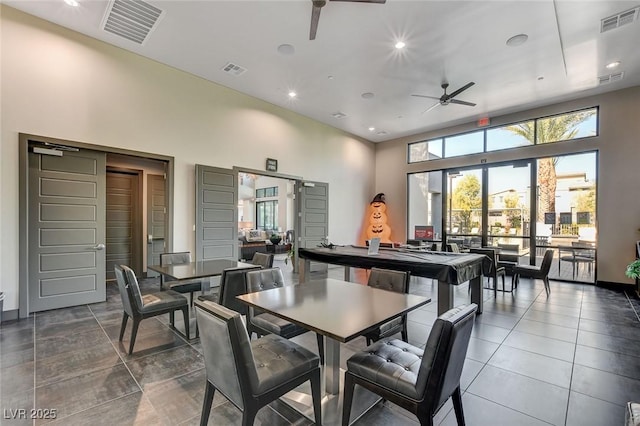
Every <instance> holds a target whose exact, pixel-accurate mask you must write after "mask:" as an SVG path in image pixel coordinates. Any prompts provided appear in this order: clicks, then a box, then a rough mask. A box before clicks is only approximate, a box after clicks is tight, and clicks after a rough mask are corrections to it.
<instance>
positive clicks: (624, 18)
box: [600, 6, 640, 33]
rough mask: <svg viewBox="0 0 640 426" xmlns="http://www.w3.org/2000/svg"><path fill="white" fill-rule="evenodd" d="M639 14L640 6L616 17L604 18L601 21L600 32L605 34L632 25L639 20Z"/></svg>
mask: <svg viewBox="0 0 640 426" xmlns="http://www.w3.org/2000/svg"><path fill="white" fill-rule="evenodd" d="M639 13H640V6H638V7H634V8H633V9H629V10H626V11H624V12H622V13H619V14H617V15H614V16H610V17H608V18H604V19H602V20H601V21H600V32H601V33H604V32H607V31H610V30H613V29H616V28H618V27H621V26H623V25H626V24H630V23H632V22H633V21H635V20H636V19H638V14H639Z"/></svg>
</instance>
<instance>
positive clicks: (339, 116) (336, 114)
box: [331, 111, 347, 120]
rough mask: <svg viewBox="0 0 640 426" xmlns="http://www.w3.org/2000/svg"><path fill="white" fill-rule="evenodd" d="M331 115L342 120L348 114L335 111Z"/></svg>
mask: <svg viewBox="0 0 640 426" xmlns="http://www.w3.org/2000/svg"><path fill="white" fill-rule="evenodd" d="M331 116H332V117H333V118H337V119H338V120H340V119H341V118H345V117H346V116H347V114H345V113H344V112H340V111H338V112H334V113H333V114H331Z"/></svg>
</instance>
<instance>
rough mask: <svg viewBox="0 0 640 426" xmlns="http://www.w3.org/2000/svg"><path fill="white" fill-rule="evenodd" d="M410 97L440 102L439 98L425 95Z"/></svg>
mask: <svg viewBox="0 0 640 426" xmlns="http://www.w3.org/2000/svg"><path fill="white" fill-rule="evenodd" d="M411 96H415V97H416V98H427V99H435V100H437V101H439V100H440V98H436V97H435V96H427V95H411Z"/></svg>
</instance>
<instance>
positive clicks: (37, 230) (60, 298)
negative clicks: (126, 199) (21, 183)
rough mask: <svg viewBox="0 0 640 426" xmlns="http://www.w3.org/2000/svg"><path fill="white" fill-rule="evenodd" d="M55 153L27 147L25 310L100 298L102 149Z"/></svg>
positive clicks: (102, 280) (102, 289)
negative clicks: (27, 215)
mask: <svg viewBox="0 0 640 426" xmlns="http://www.w3.org/2000/svg"><path fill="white" fill-rule="evenodd" d="M47 151H48V152H49V153H55V152H56V151H55V150H47ZM57 153H58V154H57V155H48V154H36V153H34V152H33V151H32V150H30V152H29V178H28V179H29V231H28V234H29V236H28V242H29V284H28V285H29V312H38V311H43V310H47V309H56V308H63V307H67V306H75V305H81V304H85V303H95V302H101V301H104V300H105V298H106V288H105V287H106V286H105V250H104V249H105V244H104V243H105V174H106V165H105V164H106V157H105V154H104V153H101V152H95V151H89V150H80V151H78V152H72V151H57ZM59 154H62V155H61V156H60V155H59Z"/></svg>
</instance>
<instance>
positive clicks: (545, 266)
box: [540, 250, 553, 276]
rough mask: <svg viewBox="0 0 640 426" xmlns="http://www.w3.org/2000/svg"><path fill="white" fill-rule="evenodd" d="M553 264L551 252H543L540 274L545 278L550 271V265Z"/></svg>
mask: <svg viewBox="0 0 640 426" xmlns="http://www.w3.org/2000/svg"><path fill="white" fill-rule="evenodd" d="M552 262H553V250H547V251H545V252H544V257H543V258H542V263H541V264H540V272H541V273H543V274H544V275H545V276H547V275H549V271H550V270H551V263H552Z"/></svg>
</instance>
